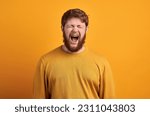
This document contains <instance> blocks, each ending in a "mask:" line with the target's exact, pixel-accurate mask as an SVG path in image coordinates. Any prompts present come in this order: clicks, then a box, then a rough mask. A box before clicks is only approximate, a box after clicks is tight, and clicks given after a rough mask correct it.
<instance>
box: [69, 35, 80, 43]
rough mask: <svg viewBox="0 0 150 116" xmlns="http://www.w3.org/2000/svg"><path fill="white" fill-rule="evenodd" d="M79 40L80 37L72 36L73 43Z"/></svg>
mask: <svg viewBox="0 0 150 116" xmlns="http://www.w3.org/2000/svg"><path fill="white" fill-rule="evenodd" d="M78 39H79V36H77V37H74V36H71V41H73V42H77V41H78Z"/></svg>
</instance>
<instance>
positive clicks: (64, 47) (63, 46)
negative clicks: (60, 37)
mask: <svg viewBox="0 0 150 116" xmlns="http://www.w3.org/2000/svg"><path fill="white" fill-rule="evenodd" d="M62 49H63V50H64V51H65V52H67V53H70V54H78V53H81V52H83V51H84V49H85V47H84V46H83V47H82V48H81V49H80V50H78V51H76V52H71V51H70V50H68V48H67V47H66V46H65V45H62Z"/></svg>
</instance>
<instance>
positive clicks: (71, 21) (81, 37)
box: [61, 9, 89, 52]
mask: <svg viewBox="0 0 150 116" xmlns="http://www.w3.org/2000/svg"><path fill="white" fill-rule="evenodd" d="M88 23H89V21H88V16H87V14H86V13H85V12H84V11H82V10H80V9H70V10H68V11H66V12H65V13H64V15H63V16H62V19H61V28H62V32H63V37H64V40H63V41H64V45H65V46H66V48H67V49H68V50H69V51H71V52H77V51H79V50H80V49H81V48H82V47H83V45H84V43H85V38H86V31H87V27H88Z"/></svg>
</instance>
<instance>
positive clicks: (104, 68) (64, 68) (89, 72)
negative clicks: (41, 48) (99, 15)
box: [34, 9, 114, 99]
mask: <svg viewBox="0 0 150 116" xmlns="http://www.w3.org/2000/svg"><path fill="white" fill-rule="evenodd" d="M88 23H89V20H88V16H87V14H86V13H85V12H84V11H82V10H80V9H70V10H68V11H66V12H65V13H64V15H63V16H62V20H61V28H62V32H63V38H64V40H63V42H64V45H62V46H60V47H58V48H56V49H54V50H53V51H50V52H49V53H47V54H45V55H43V56H42V57H41V59H40V61H39V63H38V66H37V70H36V74H35V79H34V98H50V99H61V98H62V99H69V98H75V99H78V98H80V99H88V98H91V99H92V98H93V99H99V98H102V99H103V98H114V85H113V78H112V73H111V69H110V66H109V64H108V62H107V61H106V60H105V59H104V58H101V57H99V56H97V55H95V54H93V53H91V52H90V51H89V50H88V49H87V48H85V47H84V42H85V39H86V32H87V28H88Z"/></svg>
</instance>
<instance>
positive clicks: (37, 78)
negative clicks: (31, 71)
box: [33, 59, 48, 99]
mask: <svg viewBox="0 0 150 116" xmlns="http://www.w3.org/2000/svg"><path fill="white" fill-rule="evenodd" d="M46 80H47V78H46V74H45V65H44V62H43V60H42V59H40V60H39V62H38V64H37V67H36V71H35V75H34V80H33V82H34V83H33V98H35V99H46V98H48V92H47V81H46Z"/></svg>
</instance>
